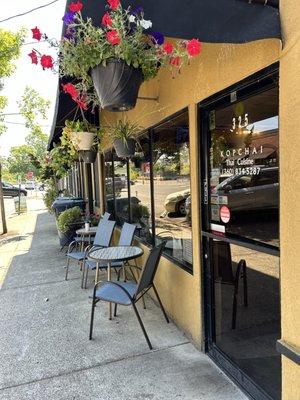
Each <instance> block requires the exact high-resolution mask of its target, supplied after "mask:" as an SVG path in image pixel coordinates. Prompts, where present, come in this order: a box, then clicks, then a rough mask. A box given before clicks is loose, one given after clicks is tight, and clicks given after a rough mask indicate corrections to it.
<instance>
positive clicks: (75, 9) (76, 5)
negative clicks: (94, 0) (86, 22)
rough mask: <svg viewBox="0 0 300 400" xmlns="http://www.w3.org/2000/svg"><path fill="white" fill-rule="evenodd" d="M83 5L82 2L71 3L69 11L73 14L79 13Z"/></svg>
mask: <svg viewBox="0 0 300 400" xmlns="http://www.w3.org/2000/svg"><path fill="white" fill-rule="evenodd" d="M82 7H83V4H82V3H81V2H80V1H77V3H71V4H70V5H69V10H70V11H71V12H73V13H77V12H79V11H81V10H82Z"/></svg>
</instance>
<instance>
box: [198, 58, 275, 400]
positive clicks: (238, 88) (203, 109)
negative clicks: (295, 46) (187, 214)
mask: <svg viewBox="0 0 300 400" xmlns="http://www.w3.org/2000/svg"><path fill="white" fill-rule="evenodd" d="M278 80H279V63H275V64H272V65H271V66H269V67H267V68H265V69H263V70H262V71H260V72H258V73H256V74H254V75H252V76H250V77H248V78H247V79H245V80H243V81H241V82H238V83H236V84H235V85H233V86H231V87H229V88H227V89H225V90H223V91H221V92H219V93H217V94H215V95H213V96H211V97H209V98H207V99H206V100H204V101H202V102H201V103H199V104H198V126H199V135H200V140H199V144H200V146H201V147H200V149H199V154H200V158H199V168H200V179H201V181H200V196H201V209H200V212H201V216H202V218H201V242H202V243H200V248H201V263H202V266H203V268H202V293H203V304H204V307H203V311H204V312H203V315H204V318H203V319H204V344H205V351H206V352H207V354H208V355H209V356H210V357H211V358H212V359H213V360H214V361H215V362H216V364H218V365H219V366H220V367H221V369H222V370H223V371H224V372H225V373H226V374H227V375H228V376H230V378H231V379H232V380H233V381H234V382H235V383H236V384H237V385H238V386H239V387H240V388H241V389H242V390H243V391H244V392H245V393H246V394H247V395H248V396H249V397H250V398H252V399H256V400H272V399H271V397H270V396H269V395H268V394H267V393H266V392H265V391H264V390H263V389H262V388H261V387H259V386H258V385H257V384H256V383H255V382H254V381H253V380H252V379H251V378H250V377H248V376H247V375H246V374H245V373H244V372H243V370H242V369H241V368H240V367H238V366H237V365H236V364H234V363H233V361H232V360H231V359H230V358H229V357H228V356H227V355H226V354H225V353H224V352H223V351H222V350H221V349H220V348H219V347H218V346H217V345H216V344H215V343H214V341H213V340H214V330H215V321H214V287H213V280H212V276H211V265H210V260H211V246H210V243H211V242H212V240H213V239H220V236H217V235H215V234H213V233H211V232H210V229H209V228H210V215H211V213H210V211H211V210H210V201H209V196H210V193H209V177H210V165H209V160H210V159H209V149H210V143H209V140H210V137H209V129H208V128H209V127H208V122H209V112H210V111H211V110H216V109H218V108H222V107H224V106H227V105H230V104H232V103H233V102H231V101H230V100H231V98H232V96H233V97H234V98H236V101H241V100H245V99H247V98H249V97H250V96H253V95H255V94H259V93H261V92H264V91H266V90H269V89H272V88H274V87H278ZM222 240H223V241H226V242H228V243H232V244H236V245H239V246H242V247H246V248H250V249H253V250H256V251H259V252H263V253H267V254H270V255H274V256H278V257H279V254H280V253H279V248H277V247H275V246H270V245H267V244H264V243H262V242H258V241H255V240H251V239H246V238H239V237H236V238H235V237H231V235H228V236H225V237H222Z"/></svg>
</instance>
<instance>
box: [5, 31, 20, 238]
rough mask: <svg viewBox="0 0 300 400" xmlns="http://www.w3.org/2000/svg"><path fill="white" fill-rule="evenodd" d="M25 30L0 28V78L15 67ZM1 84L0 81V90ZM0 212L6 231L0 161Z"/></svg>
mask: <svg viewBox="0 0 300 400" xmlns="http://www.w3.org/2000/svg"><path fill="white" fill-rule="evenodd" d="M24 37H25V31H24V30H21V31H19V32H17V33H13V32H10V31H7V30H4V29H0V80H1V79H2V78H5V77H9V76H10V75H11V74H12V73H13V72H14V69H15V65H14V61H15V60H16V59H17V58H18V57H19V55H20V48H21V45H22V43H23V41H24ZM2 87H3V85H2V83H1V82H0V90H1V89H2ZM6 103H7V99H6V98H5V97H4V96H0V134H2V133H3V132H4V131H5V130H6V127H5V123H4V116H3V109H4V108H5V106H6ZM0 212H1V220H2V232H3V233H7V224H6V219H5V208H4V199H3V191H2V166H1V162H0Z"/></svg>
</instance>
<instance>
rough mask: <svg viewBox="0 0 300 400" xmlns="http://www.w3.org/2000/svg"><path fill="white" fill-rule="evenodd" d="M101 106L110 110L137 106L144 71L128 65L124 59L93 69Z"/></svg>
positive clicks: (93, 77)
mask: <svg viewBox="0 0 300 400" xmlns="http://www.w3.org/2000/svg"><path fill="white" fill-rule="evenodd" d="M91 75H92V79H93V83H94V88H95V90H96V92H97V95H98V98H99V102H100V106H101V107H102V108H105V109H107V110H108V111H128V110H131V109H132V108H134V107H135V105H136V101H137V97H138V93H139V89H140V86H141V84H142V82H143V74H142V71H141V70H140V69H138V68H133V67H132V66H128V65H127V64H126V63H125V62H124V61H122V60H111V61H109V62H108V63H107V65H106V66H103V65H98V66H97V67H95V68H93V69H92V71H91Z"/></svg>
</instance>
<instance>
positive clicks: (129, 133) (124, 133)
mask: <svg viewBox="0 0 300 400" xmlns="http://www.w3.org/2000/svg"><path fill="white" fill-rule="evenodd" d="M141 130H142V128H141V127H140V126H139V125H138V124H136V123H135V122H130V121H128V120H124V121H122V120H119V121H118V122H117V123H116V125H114V126H112V127H111V128H108V132H109V134H110V135H111V137H112V140H113V141H114V140H116V139H121V140H122V141H123V143H124V144H126V142H127V140H128V139H130V138H134V136H135V135H137V134H138V133H139V132H140V131H141Z"/></svg>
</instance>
